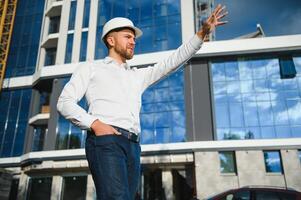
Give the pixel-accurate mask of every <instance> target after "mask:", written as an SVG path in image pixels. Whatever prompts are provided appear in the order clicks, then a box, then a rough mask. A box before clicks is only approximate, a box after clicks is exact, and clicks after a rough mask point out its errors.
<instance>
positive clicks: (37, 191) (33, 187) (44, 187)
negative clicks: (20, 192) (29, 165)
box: [27, 177, 52, 200]
mask: <svg viewBox="0 0 301 200" xmlns="http://www.w3.org/2000/svg"><path fill="white" fill-rule="evenodd" d="M51 185H52V178H51V177H44V178H30V179H29V184H28V190H27V191H28V192H27V200H40V199H45V200H47V199H49V200H50V196H51Z"/></svg>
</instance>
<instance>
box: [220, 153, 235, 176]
mask: <svg viewBox="0 0 301 200" xmlns="http://www.w3.org/2000/svg"><path fill="white" fill-rule="evenodd" d="M219 159H220V172H221V173H236V162H235V152H233V151H224V152H219Z"/></svg>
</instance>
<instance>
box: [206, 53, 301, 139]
mask: <svg viewBox="0 0 301 200" xmlns="http://www.w3.org/2000/svg"><path fill="white" fill-rule="evenodd" d="M294 62H295V65H296V69H297V76H296V77H295V78H293V79H280V74H279V73H280V72H279V61H278V58H270V59H267V58H238V59H237V60H234V61H233V60H232V61H229V60H216V61H213V62H212V63H211V71H212V81H213V95H214V98H213V99H214V106H215V108H214V110H215V120H216V133H217V138H218V139H251V138H287V137H300V133H299V132H298V131H299V130H298V128H299V127H300V126H301V112H299V111H300V110H301V89H300V88H301V75H300V69H301V67H300V66H301V59H300V58H299V57H295V58H294ZM298 70H299V71H298ZM237 128H239V129H237Z"/></svg>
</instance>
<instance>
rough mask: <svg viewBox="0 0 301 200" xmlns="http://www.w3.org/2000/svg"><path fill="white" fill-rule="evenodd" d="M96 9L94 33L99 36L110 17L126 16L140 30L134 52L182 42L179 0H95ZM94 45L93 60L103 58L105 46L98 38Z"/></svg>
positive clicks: (172, 46) (159, 49)
mask: <svg viewBox="0 0 301 200" xmlns="http://www.w3.org/2000/svg"><path fill="white" fill-rule="evenodd" d="M97 12H98V19H97V31H96V32H97V33H96V34H97V36H99V35H101V32H102V27H103V25H104V24H105V22H106V21H108V20H109V19H111V18H113V17H127V18H129V19H131V20H132V21H133V22H134V24H136V25H137V26H138V27H139V28H140V29H141V30H142V31H143V36H142V37H141V38H139V39H138V40H137V43H136V48H135V53H136V54H140V53H148V52H154V51H163V50H169V49H175V48H177V47H178V46H179V45H180V44H181V43H182V39H181V38H182V37H181V14H180V12H181V7H180V0H170V1H168V3H166V2H157V3H156V2H154V1H128V2H127V3H121V2H120V1H118V0H113V1H112V0H103V1H100V0H99V1H98V11H97ZM97 38H99V37H97ZM95 45H96V46H95V59H101V58H103V57H104V56H105V55H106V53H107V49H106V47H105V46H104V45H103V43H102V42H101V41H100V40H99V41H96V43H95Z"/></svg>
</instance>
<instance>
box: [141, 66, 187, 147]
mask: <svg viewBox="0 0 301 200" xmlns="http://www.w3.org/2000/svg"><path fill="white" fill-rule="evenodd" d="M184 96H185V95H184V71H183V69H180V70H178V71H177V72H175V73H173V74H171V75H170V76H168V77H166V78H165V79H162V80H161V81H159V82H157V83H156V84H155V85H153V86H151V87H150V88H148V89H147V90H146V91H145V92H144V93H143V96H142V107H141V114H140V122H141V143H142V144H152V143H169V142H183V141H186V137H185V135H186V125H185V106H184Z"/></svg>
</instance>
